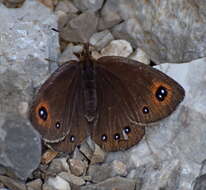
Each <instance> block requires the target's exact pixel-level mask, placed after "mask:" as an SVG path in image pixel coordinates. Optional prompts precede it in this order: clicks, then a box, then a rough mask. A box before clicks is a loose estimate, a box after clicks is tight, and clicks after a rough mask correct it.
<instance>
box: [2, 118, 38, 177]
mask: <svg viewBox="0 0 206 190" xmlns="http://www.w3.org/2000/svg"><path fill="white" fill-rule="evenodd" d="M0 118H1V123H0V131H1V133H0V150H1V151H0V158H1V159H0V164H1V165H2V166H4V167H5V168H6V169H7V170H8V171H9V173H7V175H15V176H17V177H18V178H20V179H22V180H25V179H27V177H29V176H30V174H31V173H32V171H33V170H35V169H36V168H37V167H38V165H39V163H40V157H41V139H40V136H39V134H38V133H37V132H36V131H35V130H34V128H33V127H32V126H31V124H30V122H29V121H28V120H26V119H23V118H21V117H20V116H17V115H13V114H7V115H6V116H2V115H1V116H0ZM25 155H26V156H25Z"/></svg>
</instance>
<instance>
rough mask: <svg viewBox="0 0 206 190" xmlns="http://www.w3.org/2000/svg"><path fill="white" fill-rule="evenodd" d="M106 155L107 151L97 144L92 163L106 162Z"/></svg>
mask: <svg viewBox="0 0 206 190" xmlns="http://www.w3.org/2000/svg"><path fill="white" fill-rule="evenodd" d="M105 156H106V153H105V152H104V151H103V150H102V149H101V148H100V147H99V146H98V145H97V144H95V149H94V153H93V155H92V158H91V162H90V164H97V163H102V162H104V160H105Z"/></svg>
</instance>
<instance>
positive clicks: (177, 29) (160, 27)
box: [102, 0, 206, 62]
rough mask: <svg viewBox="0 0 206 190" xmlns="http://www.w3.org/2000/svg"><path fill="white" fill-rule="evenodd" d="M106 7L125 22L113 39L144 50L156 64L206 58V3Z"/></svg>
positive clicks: (121, 3)
mask: <svg viewBox="0 0 206 190" xmlns="http://www.w3.org/2000/svg"><path fill="white" fill-rule="evenodd" d="M105 7H108V9H112V13H111V14H114V15H115V14H116V15H118V16H119V17H120V18H121V19H122V20H124V22H122V23H121V24H120V25H118V26H114V29H113V35H114V36H115V37H116V38H124V39H127V40H129V41H130V42H131V43H132V45H133V46H136V47H137V46H138V47H140V48H142V49H143V50H144V51H145V52H146V53H147V54H148V55H150V56H151V58H152V60H154V61H156V62H187V61H191V60H193V59H197V58H200V57H204V56H205V55H206V53H205V51H204V50H205V48H206V45H205V43H204V42H205V39H206V32H205V30H206V27H205V26H206V19H205V17H206V9H205V7H206V2H202V1H187V0H183V1H181V2H179V1H177V0H172V1H170V0H166V1H146V2H145V1H142V2H139V1H127V0H120V1H116V0H110V1H107V2H106V3H105ZM102 16H103V19H104V16H105V17H106V18H107V14H105V15H102Z"/></svg>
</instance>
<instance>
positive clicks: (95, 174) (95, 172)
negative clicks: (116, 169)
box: [88, 164, 113, 183]
mask: <svg viewBox="0 0 206 190" xmlns="http://www.w3.org/2000/svg"><path fill="white" fill-rule="evenodd" d="M112 173H113V168H112V167H111V165H109V164H102V165H91V166H90V167H89V169H88V175H89V176H91V178H92V182H94V183H99V182H101V181H103V180H105V179H107V178H110V177H111V175H112Z"/></svg>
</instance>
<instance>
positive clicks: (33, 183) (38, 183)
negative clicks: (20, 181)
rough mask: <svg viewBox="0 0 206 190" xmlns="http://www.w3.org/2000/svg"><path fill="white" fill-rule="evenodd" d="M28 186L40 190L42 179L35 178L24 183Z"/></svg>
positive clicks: (33, 189)
mask: <svg viewBox="0 0 206 190" xmlns="http://www.w3.org/2000/svg"><path fill="white" fill-rule="evenodd" d="M26 186H27V187H28V188H31V189H32V190H40V189H41V186H42V180H41V179H35V180H33V181H31V182H29V183H27V184H26Z"/></svg>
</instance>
